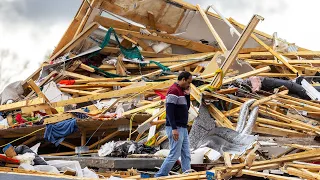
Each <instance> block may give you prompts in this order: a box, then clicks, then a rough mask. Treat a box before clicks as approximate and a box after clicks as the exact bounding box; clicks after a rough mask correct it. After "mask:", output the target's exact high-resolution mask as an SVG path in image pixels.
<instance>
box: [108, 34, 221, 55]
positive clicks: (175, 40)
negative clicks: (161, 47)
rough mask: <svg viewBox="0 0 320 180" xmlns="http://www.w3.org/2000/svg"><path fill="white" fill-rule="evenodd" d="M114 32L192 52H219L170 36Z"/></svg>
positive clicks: (209, 47) (207, 46)
mask: <svg viewBox="0 0 320 180" xmlns="http://www.w3.org/2000/svg"><path fill="white" fill-rule="evenodd" d="M114 30H115V31H116V33H117V34H120V35H126V36H129V35H131V36H133V37H136V38H139V39H147V40H153V41H160V42H164V43H169V44H174V45H178V46H182V47H185V48H187V49H191V50H194V51H197V52H215V51H217V49H216V48H214V47H213V46H209V45H205V44H202V43H200V42H196V41H191V40H187V39H182V38H179V37H175V36H172V35H169V34H163V33H159V32H153V34H156V36H154V35H146V34H141V33H140V32H135V31H129V30H125V29H118V28H114Z"/></svg>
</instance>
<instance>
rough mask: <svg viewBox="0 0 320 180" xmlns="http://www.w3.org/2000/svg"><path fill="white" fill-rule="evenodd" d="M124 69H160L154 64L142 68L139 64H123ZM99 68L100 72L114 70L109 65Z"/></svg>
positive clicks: (170, 63) (166, 64)
mask: <svg viewBox="0 0 320 180" xmlns="http://www.w3.org/2000/svg"><path fill="white" fill-rule="evenodd" d="M161 64H162V65H164V66H173V65H177V64H179V62H165V63H161ZM124 67H125V68H126V69H134V70H137V69H139V68H141V69H142V70H143V69H160V68H159V66H158V65H156V64H147V65H146V66H144V67H141V65H139V64H125V65H124ZM99 68H100V69H102V70H114V66H113V65H109V64H102V65H101V66H99Z"/></svg>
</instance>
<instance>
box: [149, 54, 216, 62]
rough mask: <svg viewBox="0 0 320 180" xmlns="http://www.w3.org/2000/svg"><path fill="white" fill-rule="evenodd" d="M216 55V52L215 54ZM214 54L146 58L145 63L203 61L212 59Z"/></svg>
mask: <svg viewBox="0 0 320 180" xmlns="http://www.w3.org/2000/svg"><path fill="white" fill-rule="evenodd" d="M217 53H218V52H217ZM215 54H216V53H215V52H206V53H196V54H188V55H177V56H173V57H165V58H152V59H151V58H146V59H145V60H146V61H150V60H152V61H157V62H161V63H165V62H180V61H186V60H195V59H198V60H205V59H209V58H212V57H214V55H215Z"/></svg>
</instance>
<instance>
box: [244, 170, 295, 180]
mask: <svg viewBox="0 0 320 180" xmlns="http://www.w3.org/2000/svg"><path fill="white" fill-rule="evenodd" d="M241 173H242V174H245V175H248V176H255V177H262V178H268V179H277V180H296V178H292V177H286V176H279V175H274V174H267V173H262V172H256V171H250V170H246V169H243V170H241Z"/></svg>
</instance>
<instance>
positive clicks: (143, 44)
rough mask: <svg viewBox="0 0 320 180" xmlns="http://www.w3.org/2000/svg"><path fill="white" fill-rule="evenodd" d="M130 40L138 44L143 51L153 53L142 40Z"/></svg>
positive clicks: (134, 38) (133, 38)
mask: <svg viewBox="0 0 320 180" xmlns="http://www.w3.org/2000/svg"><path fill="white" fill-rule="evenodd" d="M131 39H132V40H134V41H136V42H137V43H138V45H139V46H140V47H141V48H142V49H143V50H144V51H149V52H154V50H153V49H152V47H150V46H148V44H147V43H145V42H144V41H143V40H141V39H139V38H136V37H132V38H131Z"/></svg>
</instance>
